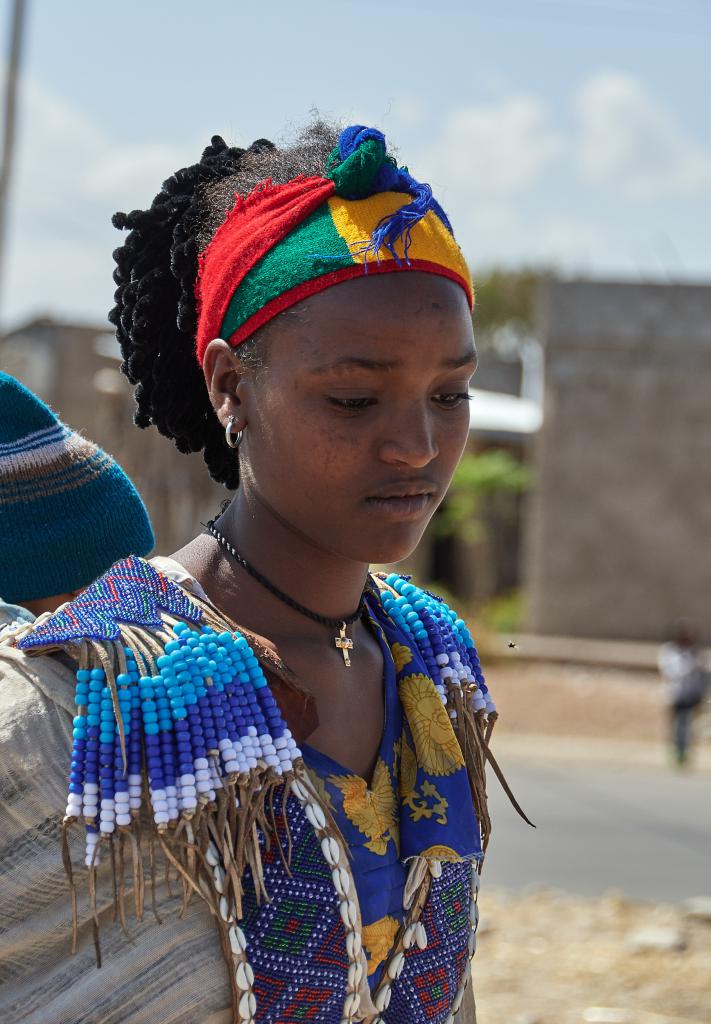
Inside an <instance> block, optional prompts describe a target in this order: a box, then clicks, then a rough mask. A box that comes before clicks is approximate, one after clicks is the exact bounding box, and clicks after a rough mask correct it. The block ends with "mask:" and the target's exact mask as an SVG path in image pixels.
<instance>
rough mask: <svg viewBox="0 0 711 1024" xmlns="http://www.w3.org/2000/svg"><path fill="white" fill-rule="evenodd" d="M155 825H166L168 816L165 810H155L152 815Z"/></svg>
mask: <svg viewBox="0 0 711 1024" xmlns="http://www.w3.org/2000/svg"><path fill="white" fill-rule="evenodd" d="M153 820H154V821H155V823H156V825H167V824H168V822H169V820H170V818H169V816H168V812H167V811H156V812H155V813H154V815H153Z"/></svg>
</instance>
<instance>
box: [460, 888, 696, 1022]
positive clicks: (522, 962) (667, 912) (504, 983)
mask: <svg viewBox="0 0 711 1024" xmlns="http://www.w3.org/2000/svg"><path fill="white" fill-rule="evenodd" d="M481 915H482V924H481V928H482V932H481V935H480V938H479V945H478V949H477V954H476V957H475V959H474V991H475V993H476V998H477V1011H478V1012H477V1024H708V1022H709V1021H711V910H710V912H709V920H708V921H706V922H704V921H697V920H692V919H690V918H689V917H687V916H686V915H685V913H684V912H683V910H681V909H679V908H675V907H670V906H658V907H654V906H642V905H638V904H633V903H628V902H627V901H625V900H623V899H621V898H619V897H616V896H614V895H612V894H611V895H609V896H606V897H605V898H604V899H602V900H596V901H588V900H581V899H576V898H575V897H572V896H568V895H565V894H558V893H554V892H550V891H548V892H546V891H541V892H535V893H528V894H524V895H523V896H521V895H516V896H514V895H512V894H507V893H504V892H492V891H486V892H484V890H482V896H481ZM642 932H646V933H647V935H646V940H647V941H648V942H651V943H652V946H653V947H654V946H655V945H656V946H658V947H661V948H651V949H642V948H640V949H636V948H635V936H637V938H638V940H640V942H641V940H642V939H644V938H645V937H644V935H642V934H641V933H642ZM667 945H669V946H672V947H677V948H672V949H667V948H664V947H665V946H667Z"/></svg>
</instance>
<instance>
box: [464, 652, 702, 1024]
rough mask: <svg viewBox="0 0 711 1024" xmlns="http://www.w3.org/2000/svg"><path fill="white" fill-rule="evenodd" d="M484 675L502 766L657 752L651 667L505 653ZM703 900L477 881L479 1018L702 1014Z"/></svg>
mask: <svg viewBox="0 0 711 1024" xmlns="http://www.w3.org/2000/svg"><path fill="white" fill-rule="evenodd" d="M488 680H489V681H490V684H491V687H492V690H493V693H494V697H495V699H496V702H497V705H498V707H499V711H500V714H501V718H500V720H499V722H498V724H497V727H496V730H495V732H494V740H493V744H492V746H493V748H494V751H495V753H497V754H498V757H499V760H500V761H501V762H502V763H503V764H504V766H505V764H506V763H507V762H510V761H511V760H512V759H516V760H517V761H519V762H525V761H526V760H530V759H532V758H535V759H555V760H557V761H558V762H560V760H565V761H576V762H578V763H581V762H584V761H588V760H590V761H595V760H597V761H598V762H599V760H600V758H601V757H604V758H605V759H606V760H607V762H615V761H619V763H620V764H624V763H627V764H640V765H644V764H649V765H664V764H665V763H668V752H667V749H666V742H665V740H666V719H665V713H664V705H663V701H662V689H661V684H660V681H659V679H658V678H657V677H656V676H655V675H654V674H652V673H643V672H630V671H620V670H614V669H604V668H597V667H596V668H588V667H581V666H573V665H559V664H543V663H533V662H532V663H525V662H522V661H518V660H515V659H513V658H512V659H511V660H507V661H502V662H499V663H496V664H494V665H491V666H490V667H489V673H488ZM708 719H709V716H708V712H707V713H706V714H704V715H703V716H702V717H701V718H700V719H699V721H698V722H697V730H696V733H697V738H698V743H697V749H696V752H695V756H694V761H693V768H694V770H697V771H698V770H700V771H702V773H704V774H705V772H706V771H707V770H709V771H711V742H709V736H708V733H709V728H708V724H707V723H708ZM709 867H710V869H711V859H710V861H709ZM661 872H663V865H661V864H660V873H661ZM485 874H486V872H485ZM706 909H707V911H708V913H707V914H706V915H705V916H704V915H702V916H701V917H698V916H691V915H690V914H689V913H687V910H686V909H685V908H684V907H675V906H670V905H661V904H660V905H656V906H655V905H652V904H639V903H633V902H631V901H628V900H625V899H623V898H621V897H620V896H619V895H616V894H614V893H609V894H608V895H606V896H605V897H604V898H602V899H595V900H591V899H586V898H582V897H576V896H572V895H568V894H564V893H559V892H555V891H551V890H539V891H525V892H524V893H518V894H513V893H508V892H505V891H502V890H496V889H487V888H486V886H484V887H483V889H482V896H481V918H482V924H481V934H480V940H479V948H478V952H477V955H476V958H475V960H474V982H475V992H476V995H477V1006H478V1018H477V1019H478V1024H710V1022H711V907H708V908H706Z"/></svg>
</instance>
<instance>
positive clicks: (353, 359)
mask: <svg viewBox="0 0 711 1024" xmlns="http://www.w3.org/2000/svg"><path fill="white" fill-rule="evenodd" d="M476 362H477V356H476V353H475V352H474V351H472V350H471V349H470V350H469V351H467V352H464V353H463V354H462V355H461V356H453V357H450V358H447V359H443V360H442V362H441V364H440V365H441V367H442V368H443V369H445V370H459V369H461V368H462V367H465V366H475V365H476ZM402 365H403V364H402V362H401V361H398V360H384V359H364V358H362V357H361V356H341V358H340V359H334V360H333V362H330V363H324V364H323V365H322V366H316V367H314V369H312V370H309V371H308V373H310V374H312V375H313V376H318V375H322V374H325V373H331V372H332V371H333V370H367V371H370V372H371V373H382V372H383V371H384V370H397V369H398V368H399V367H401V366H402Z"/></svg>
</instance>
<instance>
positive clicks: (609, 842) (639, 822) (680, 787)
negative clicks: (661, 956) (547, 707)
mask: <svg viewBox="0 0 711 1024" xmlns="http://www.w3.org/2000/svg"><path fill="white" fill-rule="evenodd" d="M504 768H505V774H506V777H507V779H508V782H509V784H510V786H511V788H512V789H513V792H514V793H515V794H516V796H517V798H518V800H519V802H520V803H521V805H522V806H523V808H524V810H525V811H526V813H527V814H528V816H529V818H530V819H531V820H532V821H534V822H535V823H536V825H537V828H536V829H532V828H530V826H528V825H526V823H525V822H523V821H521V819H520V818H519V817H518V815H517V814H516V812H515V811H514V810H513V808H512V807H511V806H510V804H509V802H508V800H507V798H506V796H505V795H504V793H503V792H502V791H501V788H500V786H499V784H498V782H497V781H496V779H495V778H493V777H491V778H490V780H489V786H488V788H489V795H490V800H491V805H492V817H493V820H494V832H493V836H492V839H491V843H490V845H489V851H488V853H487V860H486V866H485V868H484V878H483V879H482V881H483V882H484V883H485V884H488V885H497V886H503V887H505V888H509V889H522V888H524V887H525V886H529V885H546V886H550V887H554V888H558V889H563V890H566V891H568V892H573V893H580V894H583V895H588V896H596V895H600V894H601V893H603V892H605V891H606V890H610V889H618V890H621V891H622V892H623V893H624V894H625V895H627V896H629V897H632V898H635V899H641V900H650V901H653V902H659V901H663V902H674V903H676V902H680V901H682V900H684V899H686V898H688V897H691V896H711V775H708V774H704V775H696V776H695V775H693V774H690V775H678V774H675V773H673V772H670V771H664V770H662V769H650V768H637V767H635V768H632V767H629V768H609V767H608V768H606V767H605V766H604V764H601V765H599V766H594V765H590V764H580V765H574V766H569V765H565V764H559V763H546V762H542V761H531V762H521V761H516V762H514V763H513V764H512V763H508V764H505V765H504Z"/></svg>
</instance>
